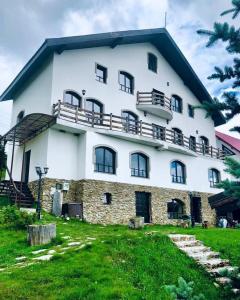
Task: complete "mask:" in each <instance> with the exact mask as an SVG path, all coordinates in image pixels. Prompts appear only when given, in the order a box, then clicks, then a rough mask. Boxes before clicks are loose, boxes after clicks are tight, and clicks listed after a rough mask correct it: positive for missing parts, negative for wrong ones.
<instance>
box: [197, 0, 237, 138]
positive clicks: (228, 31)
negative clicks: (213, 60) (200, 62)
mask: <svg viewBox="0 0 240 300" xmlns="http://www.w3.org/2000/svg"><path fill="white" fill-rule="evenodd" d="M232 6H233V7H232V8H231V9H229V10H226V11H224V12H223V13H222V14H221V16H224V15H226V14H229V13H232V14H233V15H232V18H233V19H235V18H237V17H238V16H239V14H240V0H232ZM197 32H198V33H199V34H202V35H206V36H208V37H209V40H208V42H207V45H206V46H207V47H211V46H213V45H215V44H216V42H217V41H222V42H223V43H226V44H227V45H226V51H227V52H228V53H230V54H235V55H236V54H237V55H238V54H239V53H240V28H235V27H234V26H230V25H229V24H228V23H226V22H224V23H217V22H215V23H214V25H213V30H212V31H211V30H204V29H201V30H198V31H197ZM214 69H215V73H213V74H212V75H211V76H209V77H208V79H210V80H219V81H220V82H224V81H226V80H229V81H230V84H231V86H232V89H234V90H235V91H234V92H225V93H224V94H223V95H222V98H223V101H221V102H220V101H219V100H218V99H217V98H215V99H214V100H215V101H214V103H207V102H203V105H202V106H201V107H198V108H202V109H205V110H206V111H207V114H206V117H209V116H214V114H216V112H223V113H224V116H225V119H226V121H229V120H230V119H232V118H233V117H235V116H238V115H240V99H239V87H240V58H238V57H235V58H234V59H233V65H232V66H225V67H224V68H223V69H222V68H220V67H215V68H214ZM231 131H237V132H239V133H240V127H239V126H236V127H233V128H232V129H231Z"/></svg>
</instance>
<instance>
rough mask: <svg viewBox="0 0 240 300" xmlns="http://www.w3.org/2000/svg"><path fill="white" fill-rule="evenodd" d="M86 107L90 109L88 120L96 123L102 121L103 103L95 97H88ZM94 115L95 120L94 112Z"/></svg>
mask: <svg viewBox="0 0 240 300" xmlns="http://www.w3.org/2000/svg"><path fill="white" fill-rule="evenodd" d="M85 109H86V110H88V111H89V112H87V113H86V114H87V117H88V122H92V121H93V123H94V124H101V123H102V120H103V118H102V115H101V114H102V113H103V105H102V103H100V102H99V101H98V100H95V99H87V100H86V103H85ZM91 112H92V113H95V115H94V120H93V114H92V113H91Z"/></svg>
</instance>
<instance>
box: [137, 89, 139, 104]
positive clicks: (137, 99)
mask: <svg viewBox="0 0 240 300" xmlns="http://www.w3.org/2000/svg"><path fill="white" fill-rule="evenodd" d="M137 104H139V91H137Z"/></svg>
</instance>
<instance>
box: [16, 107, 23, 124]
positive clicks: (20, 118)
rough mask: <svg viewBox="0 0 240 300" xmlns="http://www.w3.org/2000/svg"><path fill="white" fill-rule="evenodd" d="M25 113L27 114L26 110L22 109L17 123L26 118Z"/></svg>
mask: <svg viewBox="0 0 240 300" xmlns="http://www.w3.org/2000/svg"><path fill="white" fill-rule="evenodd" d="M24 115H25V112H24V110H21V111H20V113H19V114H18V115H17V123H19V122H20V121H22V119H23V118H24Z"/></svg>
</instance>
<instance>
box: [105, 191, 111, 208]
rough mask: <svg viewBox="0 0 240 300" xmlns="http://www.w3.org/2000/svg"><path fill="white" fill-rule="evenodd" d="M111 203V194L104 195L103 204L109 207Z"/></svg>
mask: <svg viewBox="0 0 240 300" xmlns="http://www.w3.org/2000/svg"><path fill="white" fill-rule="evenodd" d="M111 203H112V194H111V193H104V194H103V204H106V205H110V204H111Z"/></svg>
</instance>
